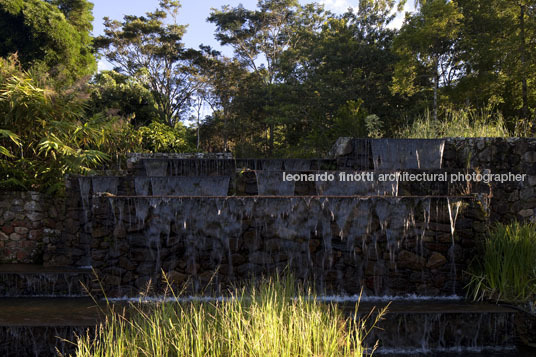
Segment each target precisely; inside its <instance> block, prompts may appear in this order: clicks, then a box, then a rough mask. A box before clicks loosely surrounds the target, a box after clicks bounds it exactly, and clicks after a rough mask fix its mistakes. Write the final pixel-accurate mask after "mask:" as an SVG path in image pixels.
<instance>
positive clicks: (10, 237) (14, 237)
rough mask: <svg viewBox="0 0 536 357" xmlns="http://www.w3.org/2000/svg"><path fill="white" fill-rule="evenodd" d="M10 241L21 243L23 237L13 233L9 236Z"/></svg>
mask: <svg viewBox="0 0 536 357" xmlns="http://www.w3.org/2000/svg"><path fill="white" fill-rule="evenodd" d="M9 239H11V240H13V241H19V240H21V239H22V236H21V235H20V234H18V233H11V234H10V235H9Z"/></svg>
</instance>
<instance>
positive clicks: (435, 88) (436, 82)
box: [434, 65, 439, 121]
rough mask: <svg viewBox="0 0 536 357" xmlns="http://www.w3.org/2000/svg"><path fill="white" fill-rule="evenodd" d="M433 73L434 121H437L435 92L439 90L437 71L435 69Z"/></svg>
mask: <svg viewBox="0 0 536 357" xmlns="http://www.w3.org/2000/svg"><path fill="white" fill-rule="evenodd" d="M435 68H436V72H435V75H434V121H437V92H438V90H439V71H438V70H437V65H436V67H435Z"/></svg>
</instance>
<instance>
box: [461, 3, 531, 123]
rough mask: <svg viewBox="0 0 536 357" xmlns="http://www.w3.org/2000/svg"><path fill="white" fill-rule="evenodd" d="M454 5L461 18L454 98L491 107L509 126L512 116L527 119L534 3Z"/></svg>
mask: <svg viewBox="0 0 536 357" xmlns="http://www.w3.org/2000/svg"><path fill="white" fill-rule="evenodd" d="M457 3H458V4H459V8H460V9H461V11H462V12H463V15H464V20H463V33H462V34H461V40H460V42H459V45H460V46H459V47H460V52H461V53H462V59H463V63H464V71H465V76H464V78H462V79H461V81H460V85H459V86H458V90H457V93H456V95H457V99H459V98H460V99H461V100H464V99H465V100H468V101H470V103H471V104H475V105H478V106H482V105H486V104H487V103H488V102H489V103H492V104H495V105H496V106H497V107H498V109H500V110H501V111H502V112H503V113H504V114H505V116H506V117H507V119H508V122H509V123H508V124H509V126H510V127H511V128H513V126H514V124H516V123H515V122H514V121H515V119H516V118H519V117H520V118H522V119H524V120H527V121H528V120H529V119H530V117H531V112H533V111H534V108H535V107H536V88H535V87H534V84H533V83H535V81H536V75H535V73H536V48H535V47H534V46H533V45H532V44H533V43H534V42H535V41H536V3H535V2H534V1H533V0H527V1H525V0H516V1H508V0H489V1H483V0H474V1H468V0H457ZM532 115H534V114H532ZM533 120H536V117H535V118H534V119H533ZM533 128H536V123H533Z"/></svg>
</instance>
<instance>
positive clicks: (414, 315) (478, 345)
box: [344, 300, 519, 356]
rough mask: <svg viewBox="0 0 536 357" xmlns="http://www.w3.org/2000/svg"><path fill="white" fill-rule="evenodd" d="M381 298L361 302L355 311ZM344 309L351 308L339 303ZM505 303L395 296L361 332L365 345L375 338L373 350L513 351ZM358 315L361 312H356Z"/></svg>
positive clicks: (512, 324) (511, 317)
mask: <svg viewBox="0 0 536 357" xmlns="http://www.w3.org/2000/svg"><path fill="white" fill-rule="evenodd" d="M386 305H387V303H386V302H376V303H375V302H364V303H361V304H360V305H359V311H360V312H361V314H365V313H367V312H368V311H371V309H372V308H373V307H374V306H375V307H376V309H378V308H382V307H384V306H386ZM344 306H345V309H346V310H347V311H352V312H353V311H354V309H353V307H352V306H351V305H348V304H345V305H344ZM517 314H518V312H517V311H516V310H514V309H511V308H508V307H502V306H498V305H492V304H483V303H479V304H475V303H465V302H460V301H434V300H430V301H396V302H393V303H392V304H391V305H390V306H389V308H388V313H387V314H386V315H385V318H384V320H382V321H381V322H380V323H379V324H378V325H377V327H379V328H378V329H373V330H372V331H371V333H370V335H369V336H367V338H366V344H367V345H368V346H372V345H374V343H375V342H376V341H380V343H379V348H378V350H377V352H376V353H375V355H383V356H404V355H415V354H420V355H422V354H424V355H430V356H440V355H442V356H443V355H444V356H449V355H453V354H454V355H464V356H465V355H469V354H470V353H474V356H480V354H479V353H485V355H490V353H491V352H498V353H500V354H499V355H501V356H518V355H519V351H518V349H517V346H516V343H517V341H518V336H517V333H516V316H517ZM361 316H363V315H361Z"/></svg>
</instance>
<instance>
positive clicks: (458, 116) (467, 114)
mask: <svg viewBox="0 0 536 357" xmlns="http://www.w3.org/2000/svg"><path fill="white" fill-rule="evenodd" d="M397 136H398V137H400V138H409V139H418V138H420V139H436V138H447V137H464V138H467V137H475V138H476V137H509V136H512V133H510V132H509V131H508V129H507V128H506V125H505V123H504V119H503V117H502V115H501V114H500V113H498V112H495V111H492V110H489V109H480V110H477V109H472V108H468V109H462V110H455V109H446V110H445V112H444V113H443V115H442V118H440V119H438V120H434V119H433V118H432V117H431V114H430V112H429V111H427V112H425V113H424V115H422V116H421V117H419V118H417V119H415V120H414V121H413V122H412V123H411V124H410V125H408V126H406V127H404V128H402V129H401V130H400V131H399V132H398V135H397Z"/></svg>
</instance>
